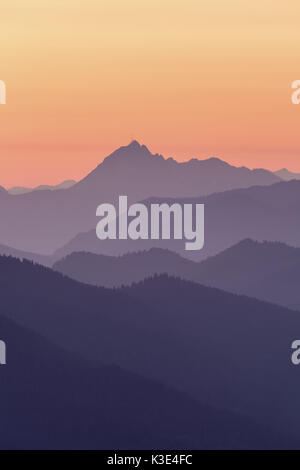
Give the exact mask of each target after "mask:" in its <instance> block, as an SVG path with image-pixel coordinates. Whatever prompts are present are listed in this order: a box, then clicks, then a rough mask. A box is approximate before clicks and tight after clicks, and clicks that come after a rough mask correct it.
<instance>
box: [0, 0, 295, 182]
mask: <svg viewBox="0 0 300 470" xmlns="http://www.w3.org/2000/svg"><path fill="white" fill-rule="evenodd" d="M299 18H300V2H299V0H288V1H286V0H285V1H282V0H159V1H158V0H84V1H83V0H51V1H50V0H1V5H0V80H3V81H5V82H6V86H7V104H6V105H1V106H0V175H1V176H0V185H3V186H5V187H8V186H12V185H37V184H41V183H48V184H50V183H52V184H53V183H58V182H60V181H61V180H63V179H66V178H74V179H79V178H81V177H82V176H84V175H85V174H86V173H87V172H88V171H90V170H91V169H92V168H94V167H95V166H96V165H97V164H98V163H99V162H100V161H101V160H102V159H103V158H104V157H105V156H106V155H107V154H108V153H110V152H111V151H113V150H114V149H115V148H117V147H118V146H120V145H126V144H127V143H129V142H130V141H131V140H132V139H137V140H139V141H140V142H141V143H144V144H146V145H147V146H148V147H149V148H150V150H151V151H153V152H159V153H163V154H164V155H165V156H167V157H168V156H173V157H175V158H177V159H180V160H185V159H188V158H191V157H199V158H207V157H209V156H220V157H221V158H224V159H225V160H227V161H228V162H230V163H233V164H237V165H247V166H249V167H266V168H270V169H273V170H275V169H278V168H281V167H283V166H285V167H288V168H289V169H291V170H293V171H298V172H300V144H299V129H300V105H298V106H296V105H292V104H291V93H292V90H291V83H292V81H294V80H296V79H300V67H299V56H300V55H299V52H300V28H299Z"/></svg>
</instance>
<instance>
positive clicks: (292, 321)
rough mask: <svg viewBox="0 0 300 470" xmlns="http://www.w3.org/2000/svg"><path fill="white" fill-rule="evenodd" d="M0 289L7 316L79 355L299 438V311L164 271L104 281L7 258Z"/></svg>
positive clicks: (0, 269)
mask: <svg viewBox="0 0 300 470" xmlns="http://www.w3.org/2000/svg"><path fill="white" fill-rule="evenodd" d="M0 295H1V309H2V312H3V313H5V315H6V316H9V317H10V318H12V319H14V320H15V321H16V322H18V323H19V324H20V325H23V326H27V327H28V328H30V329H33V330H35V331H36V332H37V333H40V334H43V335H45V336H46V337H48V338H49V339H50V340H52V341H54V342H55V343H56V344H59V345H61V346H62V347H64V348H67V349H69V350H70V351H73V352H74V353H76V354H77V353H79V354H82V355H84V356H85V357H86V358H89V359H91V360H99V361H101V362H102V363H106V364H116V365H118V366H120V367H122V368H125V369H128V370H131V371H132V372H135V373H139V374H142V375H144V376H147V377H149V378H152V379H156V380H159V381H161V382H164V383H165V384H166V385H168V386H171V387H174V388H177V389H178V390H181V391H182V392H184V393H186V392H187V393H189V394H191V395H192V396H193V397H194V398H195V399H197V400H198V401H199V403H207V404H209V405H210V406H212V407H213V408H218V409H221V410H222V409H227V410H231V411H234V412H235V413H239V414H240V415H243V416H248V419H250V420H253V421H256V422H257V423H260V425H261V426H263V427H266V428H272V429H273V431H274V432H279V433H281V434H283V435H285V436H289V435H293V436H295V437H296V439H298V436H299V432H300V424H299V423H300V420H299V417H298V412H297V410H298V409H300V397H299V393H298V390H299V386H300V375H299V371H298V370H297V367H295V366H293V365H292V364H291V360H290V356H291V349H290V348H291V343H292V341H293V340H294V339H295V338H297V335H298V333H297V332H299V334H300V317H299V313H297V312H293V311H290V310H288V309H286V308H283V307H277V306H275V305H272V304H268V303H266V302H261V301H258V300H254V299H251V298H247V297H243V296H236V295H233V294H229V293H226V292H223V291H220V290H217V289H213V288H209V287H203V286H201V285H199V284H196V283H191V282H187V281H181V280H179V279H172V278H169V277H167V276H159V277H154V278H153V279H151V280H148V281H145V282H142V283H140V284H137V285H134V286H132V287H130V288H124V289H121V290H110V289H104V288H97V287H93V286H89V285H84V284H80V283H78V282H76V281H73V280H71V279H69V278H66V277H63V276H62V275H61V274H59V273H57V272H54V271H52V270H50V269H47V268H44V267H41V266H38V265H34V264H32V263H30V262H28V261H23V262H21V261H19V260H16V259H13V258H6V257H0ZM118 390H119V391H120V390H122V388H121V387H119V388H118ZM270 397H272V399H271V400H270ZM236 445H238V444H236Z"/></svg>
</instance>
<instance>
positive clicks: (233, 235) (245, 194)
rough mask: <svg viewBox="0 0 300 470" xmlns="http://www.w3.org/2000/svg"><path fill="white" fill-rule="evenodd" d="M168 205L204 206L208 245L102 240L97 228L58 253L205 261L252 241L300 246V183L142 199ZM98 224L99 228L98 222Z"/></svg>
mask: <svg viewBox="0 0 300 470" xmlns="http://www.w3.org/2000/svg"><path fill="white" fill-rule="evenodd" d="M163 202H166V203H168V204H172V203H176V202H177V203H180V204H181V205H183V204H185V203H189V204H191V203H192V204H197V203H202V204H204V207H205V241H204V248H203V249H202V250H199V251H185V249H184V241H183V240H173V239H171V240H151V239H149V240H131V239H127V240H99V239H98V238H97V237H96V230H95V228H93V229H92V230H90V231H89V232H86V233H81V234H79V235H77V236H76V237H74V239H72V240H71V241H69V242H68V243H67V244H66V245H65V246H63V247H62V248H60V249H59V250H57V251H56V252H55V258H56V259H59V258H62V257H64V256H66V255H67V254H70V253H72V252H75V251H88V252H91V253H98V254H106V255H112V256H119V255H123V254H126V253H128V252H136V251H143V250H149V249H150V248H153V247H154V248H164V249H168V250H170V251H174V252H177V253H179V254H181V256H184V257H190V258H191V259H192V260H194V261H201V260H204V259H206V258H208V257H210V256H214V255H215V254H217V253H219V252H221V251H223V250H225V249H226V248H229V247H230V246H232V245H234V244H236V243H238V242H240V241H242V240H244V239H246V238H251V239H253V240H257V241H264V240H269V241H280V242H283V243H286V244H288V245H291V246H296V247H297V246H298V247H299V246H300V239H299V233H300V218H299V213H300V181H296V180H293V181H287V182H280V183H275V184H273V185H270V186H253V187H251V188H245V189H235V190H231V191H225V192H222V193H217V194H213V195H210V196H206V197H198V198H185V199H175V198H174V199H173V198H172V199H170V198H167V199H155V198H151V199H148V200H146V201H144V204H146V205H147V206H148V207H150V205H151V204H152V203H163ZM95 226H96V224H95Z"/></svg>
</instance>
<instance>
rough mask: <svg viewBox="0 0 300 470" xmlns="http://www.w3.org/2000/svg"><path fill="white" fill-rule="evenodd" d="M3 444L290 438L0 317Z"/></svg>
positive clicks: (229, 443)
mask: <svg viewBox="0 0 300 470" xmlns="http://www.w3.org/2000/svg"><path fill="white" fill-rule="evenodd" d="M0 331H1V338H4V339H5V341H6V343H7V348H8V363H7V365H6V366H0V380H1V388H0V413H1V427H0V428H1V429H0V449H35V450H38V449H77V450H78V449H147V448H149V449H153V448H155V449H159V448H168V449H185V448H187V449H200V448H201V449H207V448H208V449H209V448H219V447H221V448H233V447H238V448H251V447H252V448H256V447H257V446H258V447H260V448H276V447H278V446H280V445H282V442H284V445H285V446H287V445H288V441H287V440H286V439H283V440H282V439H279V437H278V436H276V434H275V433H274V434H273V433H269V432H267V431H266V430H263V429H260V428H259V426H257V425H254V424H252V423H251V421H249V420H246V419H244V418H241V417H239V416H238V415H235V414H232V413H228V412H224V411H219V410H214V409H213V408H211V407H209V406H205V407H204V406H203V405H200V404H199V403H197V402H196V401H195V400H192V399H191V398H189V397H187V396H186V395H184V394H182V393H179V392H177V391H175V390H172V389H171V388H168V387H165V386H163V385H160V384H159V383H156V382H154V381H151V380H148V379H144V378H141V377H138V376H135V375H133V374H131V373H129V372H125V371H122V370H121V369H119V368H117V367H113V366H102V365H99V364H97V363H95V362H88V361H84V360H82V359H80V358H79V357H76V356H74V355H71V354H70V353H67V352H65V351H64V350H61V349H59V348H57V347H55V346H54V345H53V344H52V343H50V342H48V341H47V340H45V339H44V338H42V337H40V336H38V335H35V334H33V333H31V332H29V331H27V330H26V329H24V328H21V327H19V326H17V325H16V324H14V323H11V322H10V321H8V320H7V319H4V318H2V317H0Z"/></svg>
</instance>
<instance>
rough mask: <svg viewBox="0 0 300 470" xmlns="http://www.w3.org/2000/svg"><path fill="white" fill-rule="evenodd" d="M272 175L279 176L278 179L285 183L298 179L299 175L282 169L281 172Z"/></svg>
mask: <svg viewBox="0 0 300 470" xmlns="http://www.w3.org/2000/svg"><path fill="white" fill-rule="evenodd" d="M274 175H276V176H279V178H281V179H283V180H285V181H290V180H299V179H300V173H293V172H292V171H289V170H287V169H286V168H282V169H281V170H278V171H274Z"/></svg>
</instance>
